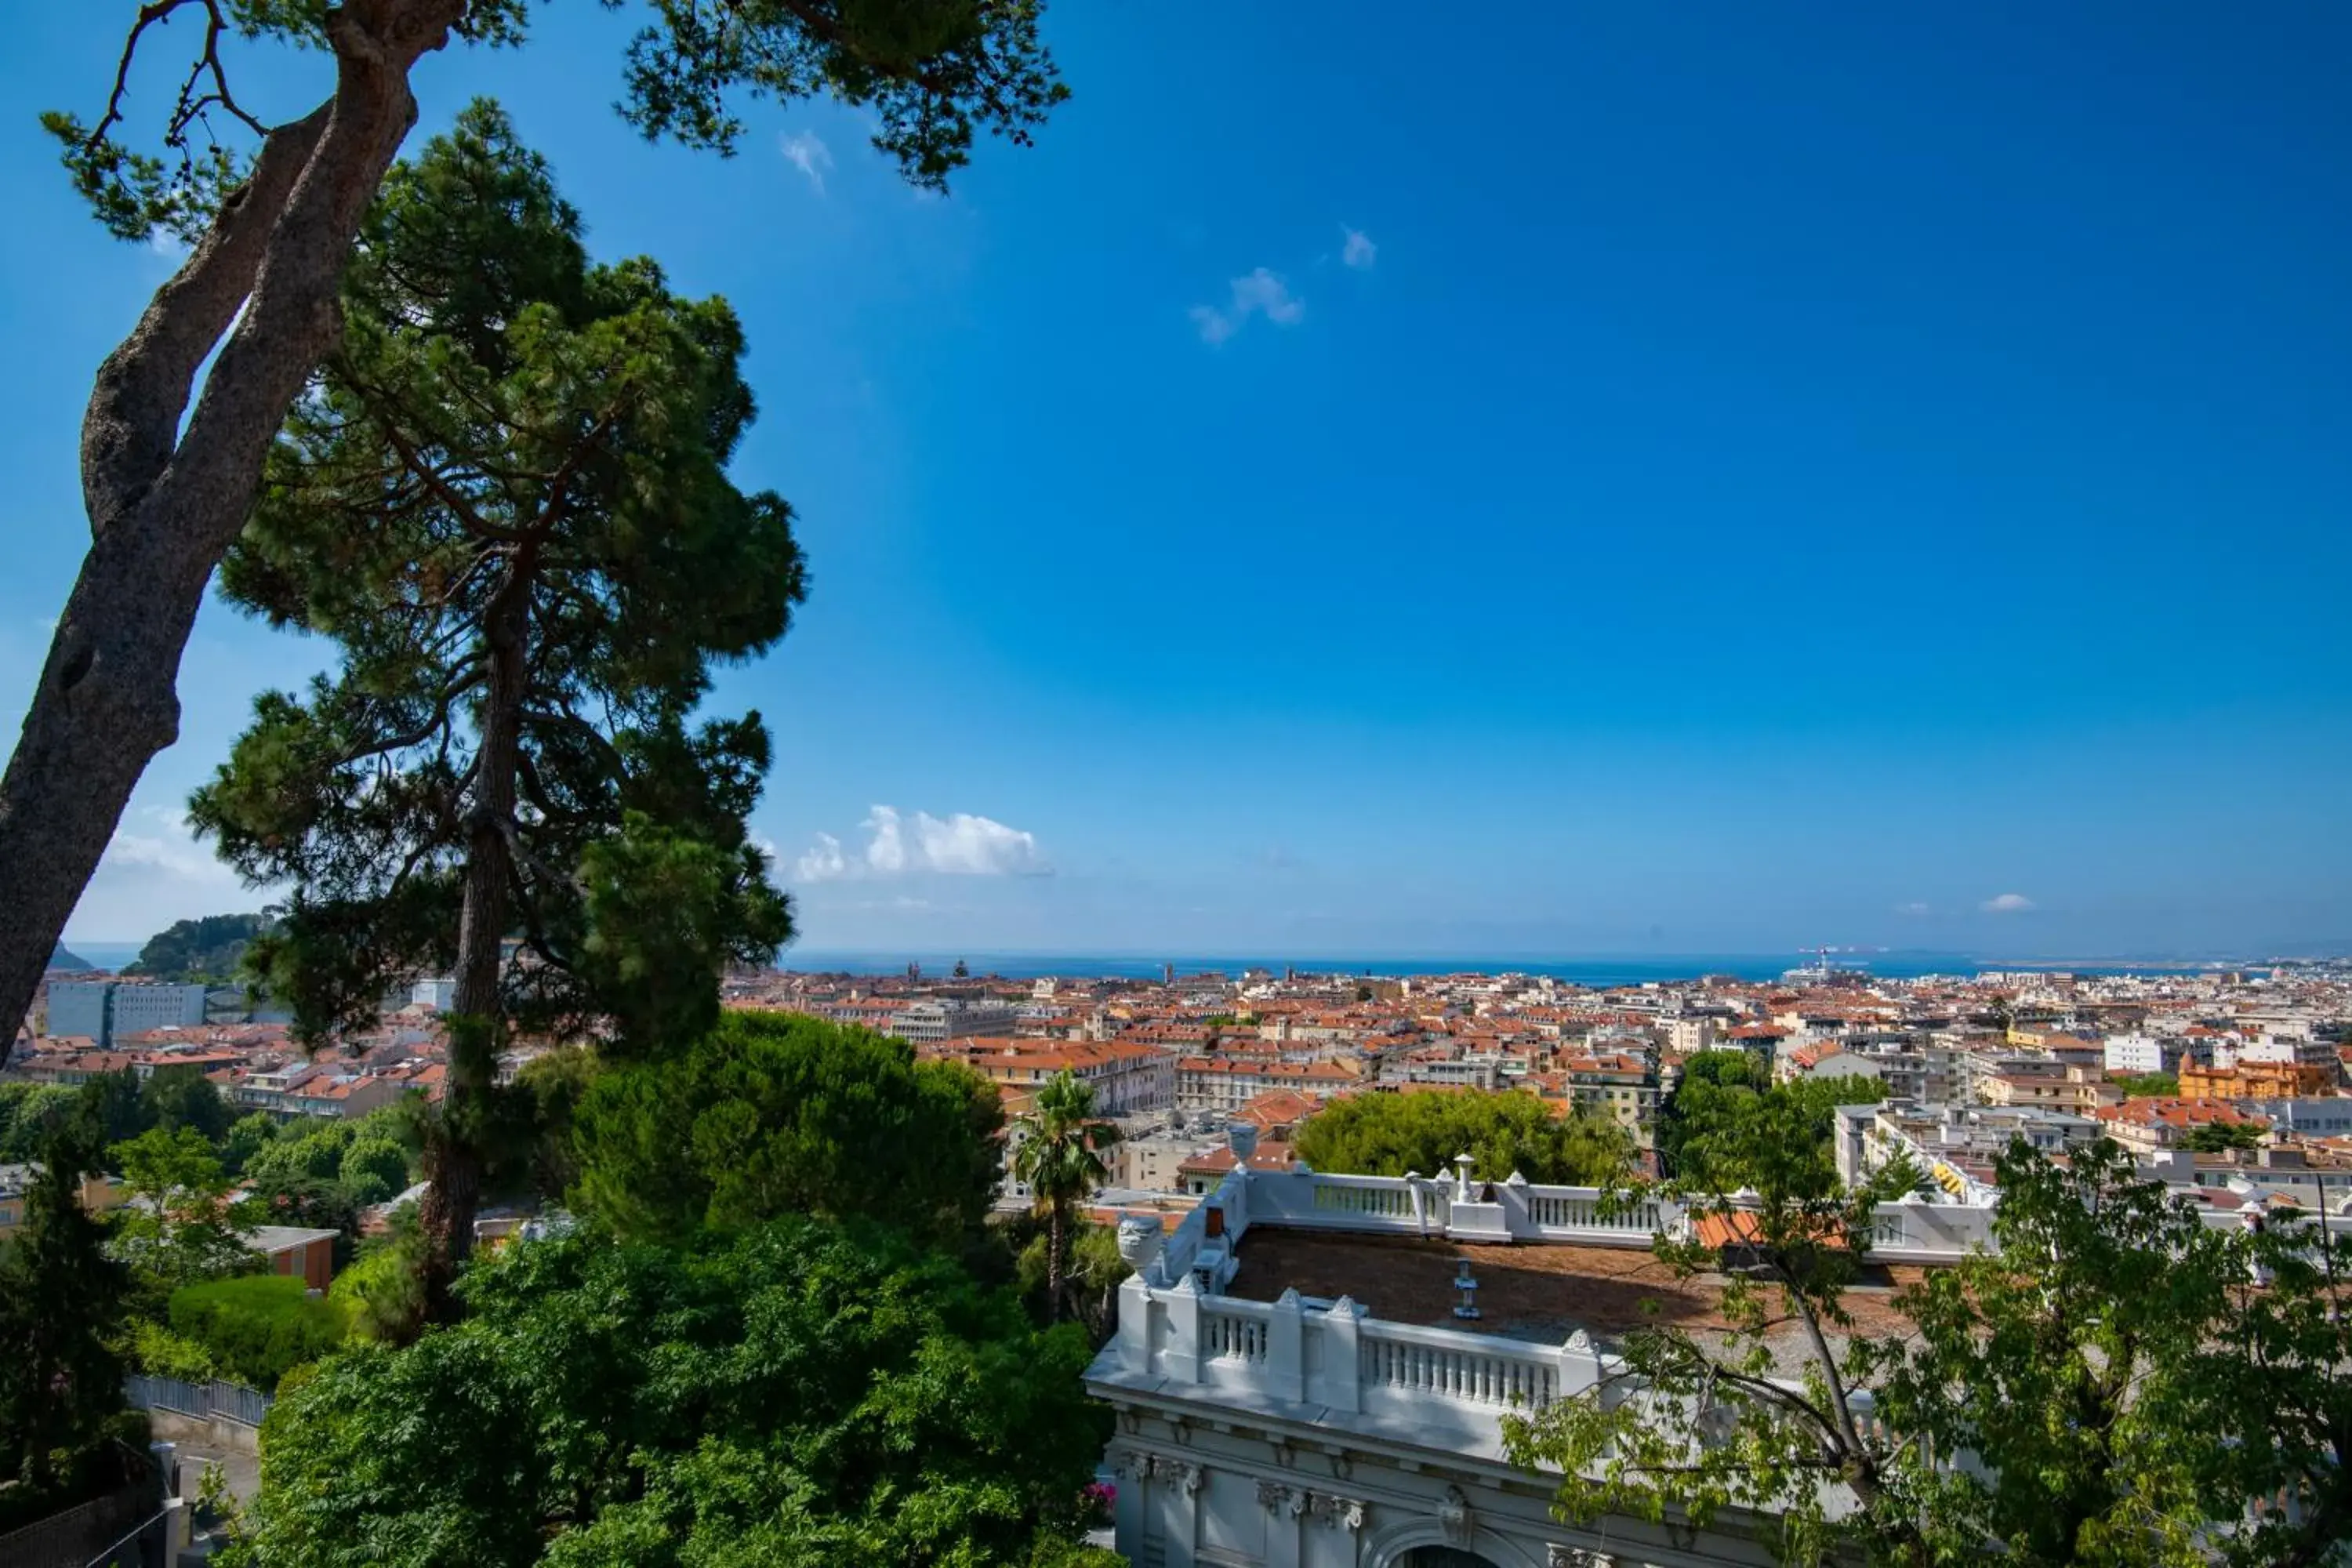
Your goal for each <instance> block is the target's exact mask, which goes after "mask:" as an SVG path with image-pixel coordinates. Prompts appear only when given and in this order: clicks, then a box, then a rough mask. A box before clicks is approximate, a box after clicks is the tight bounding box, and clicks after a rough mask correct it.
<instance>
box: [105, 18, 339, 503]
mask: <svg viewBox="0 0 2352 1568" xmlns="http://www.w3.org/2000/svg"><path fill="white" fill-rule="evenodd" d="M185 3H186V0H157V4H159V5H174V4H185ZM148 9H149V10H150V11H152V10H153V9H154V6H152V5H151V6H149V7H148ZM142 15H144V13H142ZM333 107H334V106H333V102H332V100H329V101H328V102H326V103H322V104H320V106H319V107H318V108H317V109H315V110H311V111H310V113H309V114H307V115H305V116H304V117H303V118H301V119H300V120H297V121H292V122H291V123H289V124H287V125H283V126H280V127H279V128H278V129H277V130H276V131H273V132H269V134H268V137H267V138H266V139H264V141H263V142H262V145H261V156H260V157H259V158H258V159H257V160H256V161H255V163H254V166H253V173H252V174H250V175H249V176H247V179H246V182H245V184H242V185H240V186H239V187H237V189H236V191H235V192H233V193H231V195H229V197H228V199H227V200H226V201H225V202H223V203H222V204H221V209H220V211H219V212H218V213H216V214H215V215H214V216H213V222H212V226H211V228H209V229H208V230H206V231H205V237H204V238H203V239H202V240H200V241H199V242H198V243H197V245H196V248H195V250H194V253H193V254H191V255H190V256H189V258H188V259H187V261H186V262H185V263H184V264H183V265H182V267H181V268H180V270H179V271H178V273H176V274H175V275H174V276H173V278H172V279H171V280H170V281H169V282H167V283H165V284H164V285H163V287H162V288H161V289H157V290H155V297H154V299H153V300H151V301H149V303H148V306H147V310H146V311H145V313H144V314H143V315H142V316H141V317H140V319H139V325H138V326H137V327H136V328H134V329H132V331H131V335H130V336H129V337H127V338H125V339H124V340H123V341H122V345H121V347H120V348H118V349H116V350H115V351H114V352H113V353H110V354H109V355H108V356H107V357H106V363H104V364H102V365H100V367H99V372H98V380H97V384H95V385H94V386H93V387H92V388H91V389H90V396H89V412H88V413H87V414H86V415H85V416H84V417H83V420H82V441H81V483H82V502H83V505H84V506H85V507H86V508H88V510H89V521H90V531H91V533H92V534H100V533H103V532H105V531H106V530H107V529H108V528H109V527H110V526H111V525H112V524H113V523H114V521H116V520H117V519H119V518H120V517H121V516H122V514H123V513H125V512H127V511H129V510H131V508H132V507H134V506H136V505H137V504H138V503H139V501H140V500H141V499H142V497H143V496H145V494H146V493H147V491H148V489H150V488H151V487H152V486H153V485H154V484H155V483H156V481H157V480H158V479H160V478H161V477H162V475H163V471H164V468H165V467H166V466H167V465H168V464H169V463H170V461H171V459H172V455H173V444H174V441H175V439H176V438H177V437H178V435H179V427H180V416H181V415H182V414H183V413H184V412H185V411H186V409H187V406H188V399H189V396H190V395H191V393H192V392H193V391H194V379H195V374H196V371H197V370H198V368H199V367H201V366H202V365H203V363H204V362H205V355H206V354H209V353H212V351H213V347H214V345H215V343H217V342H220V337H221V334H222V333H223V332H225V331H228V329H229V324H230V323H231V322H232V321H236V314H237V311H238V310H239V309H240V308H242V307H243V306H244V305H245V303H246V300H247V295H248V294H249V293H250V292H251V291H252V289H253V286H254V282H255V279H256V278H257V276H258V274H259V272H260V269H261V264H262V259H263V256H264V254H265V252H266V250H267V248H268V242H269V235H270V231H271V228H272V226H274V225H275V224H276V223H277V222H278V217H279V216H280V215H281V214H282V213H283V212H284V210H285V208H286V205H287V203H288V201H289V198H290V196H291V195H292V193H293V191H294V189H295V186H296V184H297V183H298V182H299V178H300V176H301V174H302V172H303V170H304V169H305V168H306V167H307V166H308V165H309V163H310V160H311V159H312V157H313V156H314V155H315V154H316V153H317V152H318V150H319V146H320V141H321V139H322V137H323V136H324V134H325V132H326V128H327V122H328V120H329V117H330V115H331V111H332V110H333Z"/></svg>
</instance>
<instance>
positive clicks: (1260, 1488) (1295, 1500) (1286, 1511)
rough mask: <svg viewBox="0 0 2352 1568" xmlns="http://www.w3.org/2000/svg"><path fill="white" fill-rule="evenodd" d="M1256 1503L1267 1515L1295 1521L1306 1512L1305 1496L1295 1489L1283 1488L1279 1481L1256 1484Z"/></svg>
mask: <svg viewBox="0 0 2352 1568" xmlns="http://www.w3.org/2000/svg"><path fill="white" fill-rule="evenodd" d="M1257 1502H1258V1506H1259V1507H1260V1508H1262V1509H1264V1510H1266V1511H1267V1512H1268V1513H1278V1514H1282V1515H1285V1516H1286V1517H1287V1518H1290V1519H1297V1517H1298V1516H1299V1515H1300V1514H1301V1513H1302V1512H1304V1511H1306V1508H1307V1494H1306V1493H1305V1492H1302V1491H1300V1490H1299V1489H1297V1487H1286V1486H1284V1485H1283V1484H1282V1483H1281V1482H1280V1481H1260V1482H1258V1484H1257Z"/></svg>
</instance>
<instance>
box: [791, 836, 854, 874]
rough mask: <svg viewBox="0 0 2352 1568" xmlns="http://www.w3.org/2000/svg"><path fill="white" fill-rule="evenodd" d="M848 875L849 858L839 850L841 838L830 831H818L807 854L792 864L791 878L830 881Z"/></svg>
mask: <svg viewBox="0 0 2352 1568" xmlns="http://www.w3.org/2000/svg"><path fill="white" fill-rule="evenodd" d="M847 875H849V858H848V857H847V856H845V855H844V854H843V853H842V852H841V840H840V839H838V838H835V837H834V836H833V835H832V834H830V833H820V834H818V835H817V836H816V842H815V843H814V844H813V845H811V846H809V851H808V853H807V854H805V855H803V856H802V857H801V858H800V859H799V860H798V861H796V862H795V863H794V864H793V879H794V880H795V881H801V882H830V881H832V880H834V879H836V878H840V877H845V876H847Z"/></svg>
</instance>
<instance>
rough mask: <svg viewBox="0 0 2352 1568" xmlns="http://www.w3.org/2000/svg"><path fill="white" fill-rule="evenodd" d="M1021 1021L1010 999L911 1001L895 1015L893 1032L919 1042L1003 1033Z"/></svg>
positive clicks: (890, 1026)
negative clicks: (992, 1000) (988, 1000)
mask: <svg viewBox="0 0 2352 1568" xmlns="http://www.w3.org/2000/svg"><path fill="white" fill-rule="evenodd" d="M1020 1020H1021V1012H1020V1009H1019V1008H1017V1007H1014V1006H1013V1005H1012V1004H1011V1003H1009V1002H961V1001H946V1002H910V1003H908V1005H906V1006H904V1007H901V1008H899V1009H898V1012H897V1013H895V1014H894V1015H892V1016H891V1019H890V1022H889V1024H888V1025H887V1028H888V1029H889V1031H890V1033H892V1034H894V1035H896V1036H898V1037H899V1038H900V1039H902V1040H908V1041H911V1042H912V1043H914V1044H916V1045H923V1044H925V1043H927V1042H934V1041H939V1040H952V1039H957V1038H960V1037H962V1036H965V1035H1003V1034H1010V1033H1012V1032H1013V1026H1014V1025H1016V1024H1018V1023H1019V1022H1020Z"/></svg>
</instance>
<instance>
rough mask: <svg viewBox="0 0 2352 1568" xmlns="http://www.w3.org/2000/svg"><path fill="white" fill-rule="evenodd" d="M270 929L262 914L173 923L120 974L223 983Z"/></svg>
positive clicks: (231, 978)
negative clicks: (252, 946) (260, 937)
mask: <svg viewBox="0 0 2352 1568" xmlns="http://www.w3.org/2000/svg"><path fill="white" fill-rule="evenodd" d="M269 927H270V919H269V917H268V915H265V914H251V915H203V916H200V917H198V918H197V919H195V920H192V921H173V922H172V923H171V925H170V926H169V927H168V928H166V929H165V930H163V931H157V932H156V933H155V934H154V935H153V936H151V937H149V938H148V939H147V945H146V946H144V947H142V948H141V949H140V950H139V959H138V962H137V963H132V964H131V965H130V966H129V967H128V968H126V969H124V970H123V972H122V973H125V974H131V975H137V976H140V977H142V978H144V979H149V980H167V981H178V982H184V983H189V984H194V983H199V982H201V983H204V984H226V983H228V982H230V981H233V980H235V979H236V975H237V967H238V965H239V964H241V963H244V961H245V950H246V946H247V943H249V942H252V941H253V939H254V938H255V937H257V936H259V935H260V934H261V933H262V932H263V931H268V929H269Z"/></svg>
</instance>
